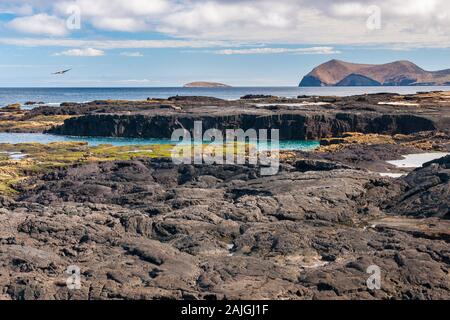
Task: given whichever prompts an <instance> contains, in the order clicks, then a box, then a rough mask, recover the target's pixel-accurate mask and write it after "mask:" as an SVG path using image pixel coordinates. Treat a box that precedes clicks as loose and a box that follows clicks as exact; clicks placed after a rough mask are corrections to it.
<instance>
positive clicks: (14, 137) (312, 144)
mask: <svg viewBox="0 0 450 320" xmlns="http://www.w3.org/2000/svg"><path fill="white" fill-rule="evenodd" d="M75 141H80V142H87V143H88V144H89V145H91V146H98V145H101V144H110V145H113V146H129V145H137V146H139V145H155V144H175V143H174V142H173V141H170V139H134V138H110V137H75V136H58V135H51V134H42V133H0V143H11V144H17V143H51V142H75ZM271 146H272V145H271V142H270V141H269V142H265V143H259V144H258V149H259V150H261V151H264V150H268V149H270V147H271ZM318 146H319V142H318V141H305V140H285V141H280V142H279V150H304V151H308V150H313V149H315V148H317V147H318Z"/></svg>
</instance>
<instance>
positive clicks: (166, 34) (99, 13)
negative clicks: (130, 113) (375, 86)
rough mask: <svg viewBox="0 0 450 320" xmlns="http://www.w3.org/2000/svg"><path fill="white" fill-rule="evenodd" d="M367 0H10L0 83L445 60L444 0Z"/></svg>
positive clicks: (176, 80) (280, 72) (434, 66)
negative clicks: (336, 61)
mask: <svg viewBox="0 0 450 320" xmlns="http://www.w3.org/2000/svg"><path fill="white" fill-rule="evenodd" d="M374 3H375V5H373V4H372V5H370V6H368V5H367V4H365V2H358V1H351V2H347V1H328V0H325V1H309V0H297V1H294V0H284V1H277V2H275V1H266V0H259V1H254V0H244V1H233V0H228V1H222V0H215V1H187V0H108V1H107V0H96V1H88V0H56V1H45V0H28V1H22V0H10V1H8V3H7V4H0V47H1V50H0V86H2V87H5V86H12V87H14V86H16V87H17V86H43V87H53V86H58V87H59V86H83V87H92V86H180V85H183V84H184V83H187V82H191V81H200V80H202V81H217V82H223V83H227V84H230V85H235V86H294V85H297V84H298V82H299V81H300V79H301V77H302V76H303V75H305V74H306V73H308V72H309V71H310V70H311V69H312V68H313V67H314V66H316V65H318V64H320V63H323V62H325V61H327V60H330V59H340V60H346V61H351V62H360V63H386V62H391V61H394V60H411V61H413V62H415V63H416V64H418V65H419V66H421V67H423V68H424V69H427V70H438V69H447V68H450V60H449V59H448V57H449V56H450V23H449V22H450V4H449V3H448V2H447V1H439V0H416V1H409V2H407V3H405V2H404V1H397V0H383V1H375V2H374ZM78 22H79V24H78ZM66 68H73V69H72V70H71V71H70V72H68V73H67V74H65V75H63V76H55V75H51V73H52V72H55V71H58V70H62V69H66Z"/></svg>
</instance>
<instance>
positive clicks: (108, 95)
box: [0, 86, 450, 106]
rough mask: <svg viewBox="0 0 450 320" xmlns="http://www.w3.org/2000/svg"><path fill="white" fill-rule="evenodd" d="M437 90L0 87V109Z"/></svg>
mask: <svg viewBox="0 0 450 320" xmlns="http://www.w3.org/2000/svg"><path fill="white" fill-rule="evenodd" d="M434 90H450V87H448V86H447V87H444V86H442V87H431V86H430V87H309V88H306V87H305V88H299V87H233V88H156V87H154V88H0V106H5V105H8V104H11V103H22V104H23V103H25V102H27V101H35V102H44V103H50V104H59V103H61V102H86V101H93V100H105V99H120V100H145V99H147V98H149V97H151V98H168V97H171V96H175V95H187V96H193V95H196V96H209V97H216V98H221V99H238V98H240V97H242V96H244V95H246V94H266V95H275V96H279V97H290V98H292V97H297V96H299V95H321V96H328V95H333V96H348V95H357V94H365V93H379V92H393V93H400V94H412V93H417V92H419V91H434Z"/></svg>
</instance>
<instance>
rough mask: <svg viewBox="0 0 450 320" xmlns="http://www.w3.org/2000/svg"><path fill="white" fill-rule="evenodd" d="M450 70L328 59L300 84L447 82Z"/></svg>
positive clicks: (404, 62) (396, 63)
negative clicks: (427, 69) (430, 69)
mask: <svg viewBox="0 0 450 320" xmlns="http://www.w3.org/2000/svg"><path fill="white" fill-rule="evenodd" d="M449 84H450V69H445V70H438V71H426V70H424V69H422V68H420V67H419V66H417V65H416V64H414V63H412V62H411V61H408V60H400V61H394V62H390V63H385V64H359V63H351V62H346V61H342V60H336V59H333V60H330V61H327V62H325V63H323V64H321V65H319V66H317V67H315V68H314V69H313V70H312V71H311V72H310V73H308V74H307V75H306V76H305V77H303V79H302V81H301V82H300V84H299V86H300V87H319V86H373V85H379V86H414V85H427V86H429V85H436V86H438V85H449Z"/></svg>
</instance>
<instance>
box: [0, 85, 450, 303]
mask: <svg viewBox="0 0 450 320" xmlns="http://www.w3.org/2000/svg"><path fill="white" fill-rule="evenodd" d="M195 120H202V121H203V123H204V126H205V129H208V128H217V129H220V130H224V129H227V128H238V127H239V128H243V129H247V128H256V129H258V128H278V129H280V136H281V138H282V139H307V140H308V139H309V140H319V141H320V147H319V148H317V149H315V150H313V151H298V150H291V151H282V152H281V154H280V162H281V163H280V170H279V172H278V173H277V174H276V175H273V176H261V175H260V171H259V168H258V166H255V165H250V164H242V165H206V164H204V165H188V164H181V165H177V164H174V163H173V162H172V161H171V159H170V157H169V155H170V148H171V146H170V145H160V146H154V145H153V146H125V147H117V146H116V147H115V146H111V145H100V146H96V147H94V146H89V145H87V144H85V143H77V142H70V143H68V142H61V143H51V144H47V145H44V144H39V143H32V144H30V143H28V144H2V145H0V150H1V151H3V153H2V156H1V157H0V173H1V174H0V185H1V188H0V288H2V289H3V290H2V291H0V298H2V299H33V300H34V299H189V300H191V299H201V300H207V299H449V298H450V278H449V266H450V251H449V241H450V231H449V230H450V211H449V210H450V209H449V204H450V201H449V196H448V195H449V192H450V156H449V155H448V154H449V153H450V93H448V92H429V93H419V94H414V95H399V94H373V95H359V96H351V97H305V96H301V97H298V98H278V97H273V96H271V97H252V96H247V97H245V99H238V100H235V101H228V100H221V99H217V98H209V97H183V96H176V97H172V98H169V99H153V100H148V101H93V102H89V103H64V104H62V105H61V107H48V106H38V107H36V108H34V109H32V110H26V111H24V110H20V108H19V109H17V108H9V109H4V110H0V124H2V125H1V126H0V128H2V131H4V132H5V131H10V132H30V131H31V132H37V131H39V130H40V131H41V132H44V131H45V132H48V133H52V134H56V135H80V136H82V135H85V136H105V137H135V138H136V137H137V138H142V137H146V138H149V137H170V133H171V131H172V130H174V129H177V128H181V127H182V128H185V129H187V130H192V128H193V122H194V121H195ZM17 153H21V154H22V155H23V156H22V157H20V159H18V158H13V157H11V155H12V154H17ZM418 155H419V156H418ZM405 156H409V157H413V158H415V159H416V158H417V157H419V158H421V159H422V158H423V159H426V158H429V157H430V156H431V158H430V159H431V160H429V161H425V163H419V164H416V165H415V164H413V163H406V165H402V164H398V162H402V161H403V162H406V161H407V158H405ZM395 161H397V162H395ZM69 266H77V267H79V269H80V271H81V287H80V289H78V290H70V289H69V288H68V287H67V285H66V278H67V273H66V270H67V268H68V267H69ZM371 266H377V267H378V268H379V270H380V271H381V281H382V282H381V283H382V285H381V287H380V288H379V289H370V288H368V286H367V279H368V277H369V276H370V274H368V273H367V270H369V269H368V268H369V267H371Z"/></svg>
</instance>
